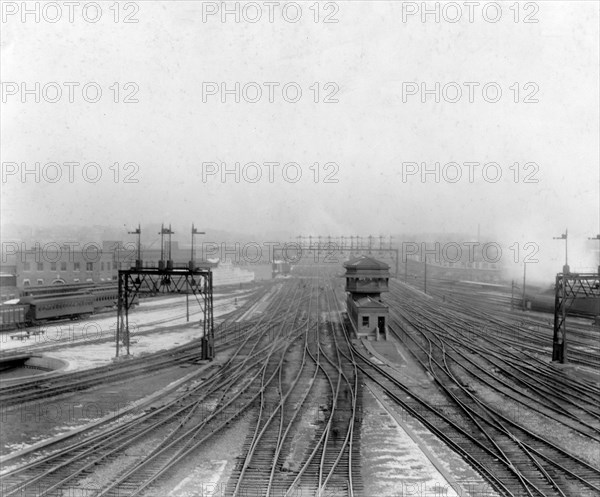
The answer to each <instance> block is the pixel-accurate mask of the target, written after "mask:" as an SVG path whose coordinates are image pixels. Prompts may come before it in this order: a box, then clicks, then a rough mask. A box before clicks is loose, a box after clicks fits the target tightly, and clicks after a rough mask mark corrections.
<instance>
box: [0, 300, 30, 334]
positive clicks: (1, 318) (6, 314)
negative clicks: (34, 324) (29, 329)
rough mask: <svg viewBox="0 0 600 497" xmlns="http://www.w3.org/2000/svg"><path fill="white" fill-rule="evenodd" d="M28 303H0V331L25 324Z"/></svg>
mask: <svg viewBox="0 0 600 497" xmlns="http://www.w3.org/2000/svg"><path fill="white" fill-rule="evenodd" d="M28 310H29V306H28V305H26V304H25V305H24V304H3V305H0V331H4V330H14V329H15V328H21V327H22V326H25V324H26V320H27V318H26V316H27V311H28Z"/></svg>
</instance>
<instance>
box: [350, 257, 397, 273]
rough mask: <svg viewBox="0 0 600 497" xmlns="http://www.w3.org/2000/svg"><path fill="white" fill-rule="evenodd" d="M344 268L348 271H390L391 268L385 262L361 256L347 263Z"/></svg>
mask: <svg viewBox="0 0 600 497" xmlns="http://www.w3.org/2000/svg"><path fill="white" fill-rule="evenodd" d="M344 267H345V268H347V269H359V270H362V269H364V270H373V269H379V270H388V269H390V266H389V265H387V264H386V263H385V262H381V261H378V260H377V259H373V257H369V256H367V255H360V256H358V257H355V258H354V259H352V260H351V261H348V262H345V263H344Z"/></svg>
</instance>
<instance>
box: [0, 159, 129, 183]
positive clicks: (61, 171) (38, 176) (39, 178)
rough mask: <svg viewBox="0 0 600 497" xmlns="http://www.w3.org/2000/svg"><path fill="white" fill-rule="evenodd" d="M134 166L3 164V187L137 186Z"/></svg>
mask: <svg viewBox="0 0 600 497" xmlns="http://www.w3.org/2000/svg"><path fill="white" fill-rule="evenodd" d="M139 173H140V166H139V164H137V163H136V162H113V163H112V164H111V165H107V164H104V165H102V164H100V163H98V162H85V163H82V162H77V161H69V162H44V163H42V162H34V163H30V162H29V163H28V162H16V161H14V162H13V161H6V162H2V184H8V183H61V184H64V183H92V184H94V183H98V182H100V181H102V180H104V181H103V182H112V183H139V181H140V180H139Z"/></svg>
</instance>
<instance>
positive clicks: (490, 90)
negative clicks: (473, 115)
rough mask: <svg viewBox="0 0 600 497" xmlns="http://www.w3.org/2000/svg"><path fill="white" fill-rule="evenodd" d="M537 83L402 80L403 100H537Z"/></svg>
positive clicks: (438, 101)
mask: <svg viewBox="0 0 600 497" xmlns="http://www.w3.org/2000/svg"><path fill="white" fill-rule="evenodd" d="M539 91H540V86H539V85H538V84H537V83H536V82H534V81H528V82H525V83H519V82H513V83H510V84H505V83H498V82H497V81H485V82H480V81H463V82H460V83H459V82H456V81H449V82H440V81H430V82H421V83H418V82H416V81H403V82H402V103H407V102H409V101H410V102H418V101H420V102H421V103H423V104H425V103H432V102H435V103H436V104H439V103H440V102H445V103H450V104H456V103H459V102H460V103H470V104H472V103H479V102H485V103H488V104H497V103H498V102H500V101H501V100H503V99H504V101H509V102H513V103H515V104H518V103H523V104H537V103H539V101H540V100H539V98H538V97H537V95H538V93H539Z"/></svg>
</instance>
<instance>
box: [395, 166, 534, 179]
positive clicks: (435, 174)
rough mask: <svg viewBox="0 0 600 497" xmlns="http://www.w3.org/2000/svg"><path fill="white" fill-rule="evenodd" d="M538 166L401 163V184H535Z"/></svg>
mask: <svg viewBox="0 0 600 497" xmlns="http://www.w3.org/2000/svg"><path fill="white" fill-rule="evenodd" d="M539 171H540V166H539V165H538V164H537V163H536V162H524V163H521V162H513V163H512V164H511V165H510V166H508V165H502V164H500V163H498V162H494V161H490V162H477V161H467V162H462V163H459V162H454V161H450V162H445V163H442V162H434V163H427V162H402V183H409V182H411V183H415V182H420V183H452V184H454V183H482V182H484V183H498V182H499V181H500V180H502V178H504V179H508V180H509V181H510V180H512V182H513V183H526V184H527V183H529V184H538V183H539V182H540V177H539Z"/></svg>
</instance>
